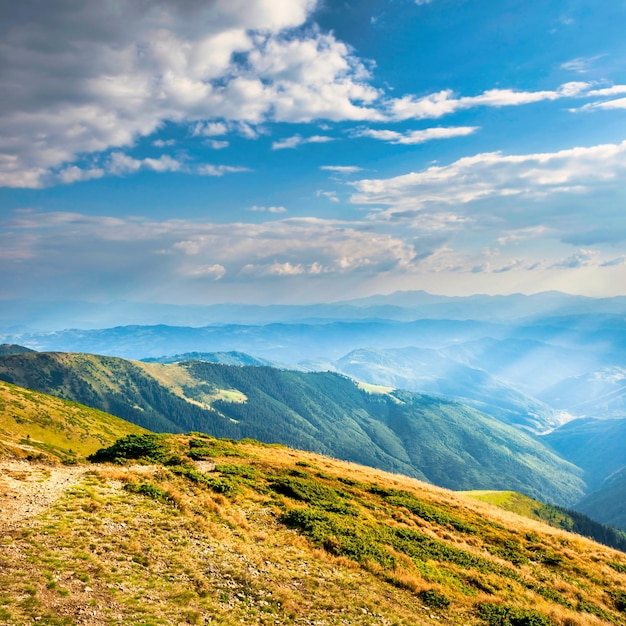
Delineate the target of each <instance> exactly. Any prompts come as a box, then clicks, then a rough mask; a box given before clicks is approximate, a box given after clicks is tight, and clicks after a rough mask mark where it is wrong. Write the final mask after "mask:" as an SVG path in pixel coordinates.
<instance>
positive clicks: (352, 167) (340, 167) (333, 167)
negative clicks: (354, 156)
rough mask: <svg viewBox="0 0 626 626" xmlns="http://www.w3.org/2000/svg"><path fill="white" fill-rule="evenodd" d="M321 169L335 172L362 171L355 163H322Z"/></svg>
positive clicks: (350, 172)
mask: <svg viewBox="0 0 626 626" xmlns="http://www.w3.org/2000/svg"><path fill="white" fill-rule="evenodd" d="M320 169H321V170H325V171H327V172H335V173H336V174H356V173H357V172H362V171H363V168H362V167H358V166H356V165H322V166H320Z"/></svg>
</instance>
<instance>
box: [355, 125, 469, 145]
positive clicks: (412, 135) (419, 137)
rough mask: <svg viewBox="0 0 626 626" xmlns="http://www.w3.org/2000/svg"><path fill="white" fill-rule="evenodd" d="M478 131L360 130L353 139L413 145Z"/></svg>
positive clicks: (459, 127) (451, 129)
mask: <svg viewBox="0 0 626 626" xmlns="http://www.w3.org/2000/svg"><path fill="white" fill-rule="evenodd" d="M477 130H478V127H477V126H453V127H449V128H426V129H424V130H409V131H406V132H404V133H401V132H398V131H395V130H376V129H372V128H366V129H360V130H358V131H356V132H355V133H354V136H355V137H371V138H372V139H378V140H379V141H386V142H387V143H393V144H404V145H415V144H420V143H426V142H427V141H432V140H434V139H450V138H451V137H465V136H467V135H471V134H473V133H475V132H476V131H477Z"/></svg>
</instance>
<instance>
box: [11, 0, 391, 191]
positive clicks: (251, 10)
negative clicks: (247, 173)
mask: <svg viewBox="0 0 626 626" xmlns="http://www.w3.org/2000/svg"><path fill="white" fill-rule="evenodd" d="M316 4H317V2H316V0H213V1H212V2H185V3H179V2H175V1H174V0H159V1H157V0H146V2H142V3H140V4H136V3H121V4H119V3H109V2H102V3H88V4H76V3H71V2H70V3H62V4H60V5H59V4H54V5H53V4H50V3H48V4H45V3H44V4H43V5H42V4H41V3H40V2H37V1H36V0H23V2H20V3H19V5H14V7H12V9H11V10H7V11H6V12H5V13H4V15H3V20H4V21H3V38H2V41H1V42H0V65H1V66H2V67H3V69H4V71H3V74H2V77H0V92H2V94H3V99H2V100H3V104H2V108H1V109H0V185H4V186H12V187H24V186H26V187H41V186H44V185H46V184H50V183H51V182H52V181H54V180H58V177H55V176H51V175H50V174H51V172H54V171H59V170H64V169H66V168H67V167H68V166H69V165H76V164H77V163H76V160H77V157H78V155H87V154H94V153H102V152H105V151H108V150H111V149H112V148H113V149H114V148H124V147H129V146H132V145H133V144H134V143H135V141H136V139H137V138H138V137H140V136H146V135H150V134H152V133H153V132H155V131H156V130H157V129H158V128H160V127H161V126H162V125H163V123H164V122H167V121H170V122H173V123H186V124H192V125H193V124H196V123H200V124H202V126H201V127H199V129H198V132H199V133H200V134H203V133H205V134H208V135H211V133H215V132H217V131H220V130H222V129H221V127H220V126H219V124H224V125H227V126H229V125H233V128H235V127H236V126H237V125H239V127H238V129H237V132H240V134H242V135H247V136H249V137H251V138H253V137H254V136H258V130H255V128H254V126H255V125H258V124H260V123H263V122H265V121H283V122H305V121H311V120H315V119H329V120H372V119H382V115H381V114H380V113H378V112H377V111H376V110H375V108H374V106H373V105H374V104H375V102H376V100H377V99H378V98H379V96H380V92H379V91H378V90H376V89H374V88H373V87H371V85H369V83H368V81H369V73H368V71H367V69H366V67H365V65H364V64H363V63H362V62H361V61H360V60H359V59H357V58H356V57H355V56H354V55H353V54H352V52H351V50H350V49H349V48H348V46H346V45H345V44H343V43H342V42H339V41H337V39H336V38H335V37H334V35H332V34H324V33H321V32H319V31H317V30H315V29H312V30H309V31H307V32H306V33H304V32H300V31H292V30H290V29H292V28H294V27H298V26H301V25H303V24H304V23H305V21H306V20H307V18H308V16H309V15H310V13H311V12H312V11H313V9H314V8H315V6H316ZM68 50H71V51H72V53H71V54H70V53H68ZM14 85H19V86H20V88H19V89H15V88H14V87H13V86H14ZM216 120H220V121H216ZM194 128H198V127H196V126H194Z"/></svg>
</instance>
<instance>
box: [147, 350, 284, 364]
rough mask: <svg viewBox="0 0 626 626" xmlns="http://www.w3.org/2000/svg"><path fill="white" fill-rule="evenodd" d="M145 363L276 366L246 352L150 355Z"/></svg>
mask: <svg viewBox="0 0 626 626" xmlns="http://www.w3.org/2000/svg"><path fill="white" fill-rule="evenodd" d="M142 361H144V362H145V363H179V362H180V361H207V363H221V364H222V365H256V366H262V365H265V366H268V367H272V366H274V363H272V362H271V361H268V360H266V359H257V358H256V357H254V356H251V355H249V354H246V353H245V352H185V353H184V354H173V355H171V356H161V357H149V358H147V359H142Z"/></svg>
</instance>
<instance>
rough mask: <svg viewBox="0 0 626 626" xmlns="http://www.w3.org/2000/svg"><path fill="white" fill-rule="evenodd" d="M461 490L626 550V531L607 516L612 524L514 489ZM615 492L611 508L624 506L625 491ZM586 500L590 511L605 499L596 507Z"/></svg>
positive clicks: (526, 515)
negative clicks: (616, 498)
mask: <svg viewBox="0 0 626 626" xmlns="http://www.w3.org/2000/svg"><path fill="white" fill-rule="evenodd" d="M622 489H623V483H622ZM463 493H464V495H466V496H469V497H471V498H475V499H477V500H481V501H482V502H488V503H489V504H493V505H495V506H499V507H501V508H503V509H504V510H505V511H511V512H512V513H517V514H518V515H523V516H524V517H528V518H530V519H536V520H539V521H542V522H546V523H547V524H550V526H554V527H555V528H563V529H564V530H569V531H571V532H573V533H577V534H579V535H584V536H585V537H590V538H591V539H595V540H596V541H598V542H600V543H603V544H605V545H608V546H611V547H613V548H617V549H618V550H621V551H623V552H626V533H624V532H623V531H621V530H618V529H617V528H613V527H612V526H617V524H615V523H614V522H612V521H610V520H608V519H607V520H602V521H604V522H605V523H607V524H612V526H605V525H604V524H601V523H598V522H596V521H594V520H593V519H591V518H589V517H587V516H586V515H583V514H581V513H579V512H578V511H572V510H568V509H564V508H563V507H560V506H554V505H552V504H545V503H544V502H539V501H538V500H533V499H532V498H529V497H528V496H525V495H524V494H522V493H517V492H515V491H465V492H463ZM616 495H620V496H621V497H620V498H618V500H617V502H616V506H615V507H614V508H617V507H620V508H622V509H623V504H622V503H623V502H624V495H626V493H624V491H622V492H621V493H620V494H616ZM592 496H593V494H592ZM589 498H590V496H588V497H587V498H585V501H587V500H589ZM618 502H619V504H618ZM589 504H590V506H587V510H588V512H589V514H593V513H594V512H595V513H597V512H598V509H599V508H602V509H603V508H604V507H605V506H606V505H605V503H602V505H600V506H596V507H593V506H591V504H592V503H591V502H590V503H589ZM576 508H578V509H579V510H581V511H584V510H585V509H584V508H583V507H582V506H581V504H580V503H578V504H577V505H576ZM607 511H608V508H607Z"/></svg>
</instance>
